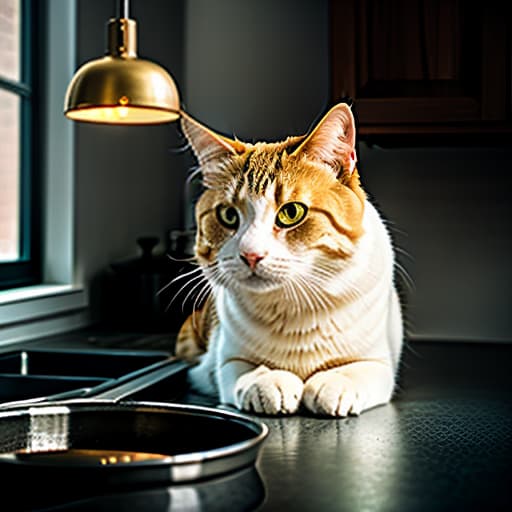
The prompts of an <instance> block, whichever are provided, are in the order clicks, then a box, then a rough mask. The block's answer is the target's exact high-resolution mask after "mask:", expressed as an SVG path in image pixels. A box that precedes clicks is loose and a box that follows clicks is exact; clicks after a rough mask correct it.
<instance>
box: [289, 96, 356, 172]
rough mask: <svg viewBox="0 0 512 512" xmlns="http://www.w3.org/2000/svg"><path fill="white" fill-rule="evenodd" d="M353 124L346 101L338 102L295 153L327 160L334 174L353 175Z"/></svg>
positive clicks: (322, 160) (312, 158) (354, 140)
mask: <svg viewBox="0 0 512 512" xmlns="http://www.w3.org/2000/svg"><path fill="white" fill-rule="evenodd" d="M355 143H356V127H355V120H354V116H353V114H352V110H351V109H350V107H349V106H348V105H347V104H346V103H338V104H337V105H336V106H334V107H333V108H332V109H331V110H330V111H329V112H328V113H327V114H326V115H325V116H324V117H323V119H322V120H321V121H320V122H319V123H318V124H317V125H316V127H315V128H314V129H313V131H312V132H311V133H310V134H309V135H308V136H307V137H306V139H305V140H304V142H302V144H301V145H300V146H299V147H298V148H297V149H296V150H295V151H294V153H293V154H294V155H300V154H305V155H306V157H307V158H309V159H311V160H315V161H317V162H321V163H323V164H327V165H328V166H329V167H330V168H331V169H332V170H333V172H335V174H336V175H337V176H339V175H341V174H343V173H346V174H347V175H348V176H352V173H353V172H354V170H355V166H356V162H357V157H356V151H355Z"/></svg>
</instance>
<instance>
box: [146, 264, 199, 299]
mask: <svg viewBox="0 0 512 512" xmlns="http://www.w3.org/2000/svg"><path fill="white" fill-rule="evenodd" d="M201 270H202V269H201V268H195V269H193V270H190V271H189V272H185V273H184V274H180V275H179V276H176V277H174V278H173V279H171V281H170V282H168V283H167V284H166V285H164V286H163V287H162V288H160V290H158V291H157V292H156V294H157V295H160V294H161V293H163V292H164V291H165V290H167V288H169V286H171V285H172V284H174V283H175V282H176V281H179V280H180V279H183V278H185V277H188V276H190V275H192V274H196V273H197V272H201Z"/></svg>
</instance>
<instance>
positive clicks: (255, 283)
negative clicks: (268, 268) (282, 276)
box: [240, 272, 277, 291]
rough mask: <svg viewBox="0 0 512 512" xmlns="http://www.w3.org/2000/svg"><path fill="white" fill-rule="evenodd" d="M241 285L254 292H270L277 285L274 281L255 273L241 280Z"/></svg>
mask: <svg viewBox="0 0 512 512" xmlns="http://www.w3.org/2000/svg"><path fill="white" fill-rule="evenodd" d="M240 284H242V285H243V286H245V287H246V288H249V289H251V290H254V291H268V290H270V289H271V288H275V287H276V285H277V283H276V281H275V280H274V279H271V278H270V277H266V276H262V275H261V274H256V273H255V272H252V273H251V274H249V275H248V276H247V277H245V278H243V279H241V280H240Z"/></svg>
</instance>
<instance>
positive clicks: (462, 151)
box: [360, 144, 512, 341]
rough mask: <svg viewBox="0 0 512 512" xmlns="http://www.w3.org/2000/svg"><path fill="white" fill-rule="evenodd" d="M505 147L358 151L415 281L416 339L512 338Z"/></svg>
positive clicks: (509, 158)
mask: <svg viewBox="0 0 512 512" xmlns="http://www.w3.org/2000/svg"><path fill="white" fill-rule="evenodd" d="M511 168H512V150H510V149H507V148H491V147H489V148H467V147H463V148H410V149H382V148H378V147H372V148H369V147H367V146H365V145H364V144H361V147H360V170H361V179H362V181H363V184H364V185H365V186H366V189H367V190H368V192H369V193H370V195H371V197H372V198H374V199H375V201H376V203H377V205H378V206H379V207H380V209H381V211H382V212H383V214H384V216H385V217H386V218H388V219H389V221H390V223H389V226H390V230H391V232H392V233H393V235H394V238H395V240H396V242H397V244H398V246H399V247H400V248H401V249H403V250H404V251H406V252H407V253H408V255H407V254H404V253H403V252H399V253H398V257H399V262H400V263H401V264H402V265H403V266H405V267H406V268H407V269H408V271H409V273H410V274H411V276H412V278H413V281H414V289H413V290H412V291H411V292H410V293H409V294H408V295H409V299H410V305H409V308H408V316H409V317H410V319H411V322H412V325H411V334H412V336H413V337H424V338H439V339H447V338H448V339H477V340H484V341H486V340H511V339H512V317H511V316H510V304H511V303H512V269H511V267H510V254H511V251H512V229H511V219H512V203H511V201H510V197H509V191H510V189H511V186H512V175H511V174H510V169H511Z"/></svg>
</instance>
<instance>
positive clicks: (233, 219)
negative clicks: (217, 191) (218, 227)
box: [216, 204, 240, 229]
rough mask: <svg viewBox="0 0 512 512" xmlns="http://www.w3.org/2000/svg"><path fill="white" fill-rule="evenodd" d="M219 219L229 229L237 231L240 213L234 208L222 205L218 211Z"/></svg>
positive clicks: (218, 207)
mask: <svg viewBox="0 0 512 512" xmlns="http://www.w3.org/2000/svg"><path fill="white" fill-rule="evenodd" d="M216 213H217V219H218V220H219V222H220V223H221V224H222V225H223V226H224V227H226V228H228V229H237V228H238V225H239V223H240V218H239V217H238V212H237V211H236V208H235V207H234V206H227V205H224V204H220V205H219V206H217V209H216Z"/></svg>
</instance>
